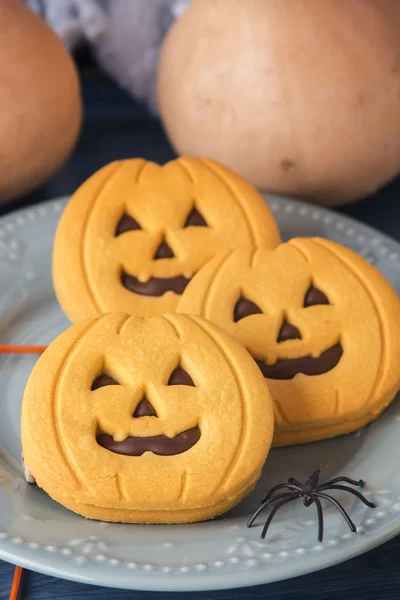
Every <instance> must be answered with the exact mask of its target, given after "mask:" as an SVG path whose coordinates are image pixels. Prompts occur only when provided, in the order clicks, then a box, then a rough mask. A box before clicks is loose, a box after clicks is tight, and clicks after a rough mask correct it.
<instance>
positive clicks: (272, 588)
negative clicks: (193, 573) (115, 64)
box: [0, 69, 400, 600]
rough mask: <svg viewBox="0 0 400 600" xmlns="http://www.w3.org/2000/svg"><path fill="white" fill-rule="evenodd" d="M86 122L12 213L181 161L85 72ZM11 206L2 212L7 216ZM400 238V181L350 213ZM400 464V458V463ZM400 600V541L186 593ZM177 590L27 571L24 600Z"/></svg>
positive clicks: (117, 597)
mask: <svg viewBox="0 0 400 600" xmlns="http://www.w3.org/2000/svg"><path fill="white" fill-rule="evenodd" d="M83 92H84V101H85V107H86V115H85V123H84V127H83V131H82V135H81V138H80V141H79V143H78V146H77V148H76V150H75V152H74V154H73V156H72V157H71V159H70V160H69V162H68V163H67V164H66V165H65V167H64V168H63V169H62V170H61V172H60V173H58V174H57V175H56V176H55V177H54V178H53V179H52V180H51V181H50V182H48V184H46V186H44V187H43V188H42V189H40V190H38V191H36V192H35V193H34V194H31V195H30V196H29V197H27V198H23V199H21V200H20V201H18V202H17V203H14V204H13V206H12V209H13V210H14V209H15V208H18V207H19V206H26V205H27V204H33V203H35V202H38V201H41V200H43V199H49V198H52V197H54V196H59V195H62V194H68V193H71V192H73V191H74V190H75V189H76V187H77V186H78V185H79V184H80V183H81V182H82V181H84V179H86V178H87V177H88V176H89V175H90V174H91V173H93V172H94V171H95V170H97V169H98V168H99V167H101V166H102V165H104V164H106V163H107V162H110V161H111V160H115V159H119V158H126V157H133V156H143V157H144V158H147V159H150V160H154V161H156V162H161V163H162V162H165V161H167V160H169V159H171V158H173V156H174V154H173V151H172V149H171V148H170V146H169V144H168V142H167V140H166V138H165V135H164V133H163V131H162V128H161V126H160V123H159V122H158V121H157V120H156V119H152V118H150V117H149V116H148V115H147V114H146V112H145V110H144V109H143V108H141V107H140V106H137V105H135V104H134V103H133V102H131V101H130V100H129V99H128V98H127V97H126V96H125V95H124V94H123V93H122V92H120V91H119V90H117V89H116V88H115V87H114V86H113V85H112V84H111V83H110V82H108V81H107V80H106V79H104V78H103V77H101V76H99V74H97V73H96V72H95V71H92V70H90V69H89V70H85V72H84V76H83ZM9 210H10V207H3V208H1V209H0V214H4V213H5V212H8V211H9ZM342 212H344V213H346V214H348V215H351V216H353V217H355V218H357V219H359V220H360V221H363V222H365V223H368V224H370V225H372V226H373V227H376V228H377V229H379V230H381V231H383V232H385V233H387V234H389V235H391V236H392V237H394V238H396V239H397V240H400V179H399V180H397V181H395V182H393V183H392V184H391V185H389V186H387V187H386V188H385V189H384V190H382V191H380V192H379V193H378V194H376V195H375V196H373V197H371V198H368V199H366V200H363V201H361V202H358V203H356V204H354V205H352V206H350V207H347V208H345V209H342ZM399 460H400V459H399ZM13 571H14V567H13V566H12V565H9V564H7V563H4V562H1V561H0V600H8V597H9V592H10V586H11V581H12V575H13ZM344 596H346V597H347V598H349V600H399V599H400V538H396V539H394V540H392V541H391V542H388V543H386V544H384V545H383V546H381V547H380V548H377V549H376V550H373V551H371V552H368V553H367V554H364V555H363V556H360V557H358V558H355V559H353V560H351V561H348V562H346V563H343V564H341V565H338V566H336V567H331V568H330V569H326V570H323V571H319V572H316V573H312V574H310V575H305V576H303V577H299V578H297V579H294V580H290V581H282V582H278V583H274V584H270V585H268V586H259V587H255V588H246V589H238V590H229V591H221V592H218V591H217V592H205V593H201V592H198V593H192V594H188V593H182V594H181V595H180V596H179V597H180V598H182V600H184V599H186V600H187V599H188V598H190V600H200V599H201V600H203V599H204V600H205V599H207V600H217V599H218V600H227V599H228V598H229V599H231V600H236V599H240V600H253V599H254V600H255V599H261V598H268V600H294V599H296V600H306V599H307V600H338V599H339V598H340V599H341V598H343V597H344ZM176 597H177V594H175V593H165V594H160V593H152V592H134V591H123V590H111V589H108V588H100V587H95V586H88V585H83V584H79V583H74V582H70V581H63V580H60V579H55V578H53V577H47V576H44V575H40V574H38V573H29V572H25V574H24V578H23V585H22V590H21V596H20V598H21V600H45V599H47V600H56V599H59V600H62V599H65V600H81V599H82V600H83V599H85V600H87V599H90V598H96V599H99V600H102V599H104V600H125V599H131V600H139V599H140V600H156V599H158V600H160V599H161V600H172V598H176Z"/></svg>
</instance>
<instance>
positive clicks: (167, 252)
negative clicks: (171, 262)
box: [154, 240, 175, 260]
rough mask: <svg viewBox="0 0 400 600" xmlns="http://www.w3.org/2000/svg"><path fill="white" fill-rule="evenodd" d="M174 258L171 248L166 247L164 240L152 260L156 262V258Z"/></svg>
mask: <svg viewBox="0 0 400 600" xmlns="http://www.w3.org/2000/svg"><path fill="white" fill-rule="evenodd" d="M174 257H175V254H174V252H173V250H172V248H170V246H168V244H167V242H166V241H165V240H163V241H162V242H161V244H160V245H159V246H158V248H157V250H156V253H155V255H154V260H157V259H158V258H174Z"/></svg>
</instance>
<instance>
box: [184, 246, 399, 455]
mask: <svg viewBox="0 0 400 600" xmlns="http://www.w3.org/2000/svg"><path fill="white" fill-rule="evenodd" d="M178 310H179V311H181V312H190V313H193V314H198V315H201V316H203V317H205V318H207V319H209V320H211V321H214V322H215V323H217V324H219V325H220V326H222V327H223V328H224V329H225V330H226V331H228V332H229V333H230V334H231V335H233V336H234V337H235V338H236V339H237V340H239V341H240V342H241V343H242V344H243V345H244V346H245V347H246V348H247V349H248V350H249V352H250V353H251V354H252V356H253V357H254V359H256V361H257V363H258V365H259V367H260V370H261V372H262V373H263V374H264V376H265V378H266V379H267V382H268V386H269V389H270V391H271V393H272V397H273V400H274V406H275V436H274V445H275V446H282V445H289V444H297V443H304V442H309V441H313V440H319V439H323V438H328V437H333V436H336V435H339V434H343V433H348V432H350V431H353V430H355V429H358V428H359V427H362V426H364V425H366V424H367V423H368V422H369V421H371V420H372V419H374V418H375V417H377V416H378V415H379V413H380V412H381V411H382V410H383V409H384V408H385V407H386V406H387V405H388V404H389V402H390V401H391V400H392V399H393V397H394V396H395V394H396V392H397V391H398V390H399V387H400V369H399V363H400V301H399V298H398V296H397V294H396V292H395V291H394V290H393V289H392V288H391V286H390V285H389V283H388V282H387V281H386V280H385V279H384V277H383V276H382V275H381V274H380V273H379V272H378V271H377V270H376V269H375V268H374V267H373V266H371V265H370V264H369V263H368V262H366V261H365V260H364V259H362V258H361V257H360V256H358V255H357V254H355V253H353V252H352V251H350V250H348V249H347V248H344V247H342V246H340V245H338V244H336V243H334V242H331V241H328V240H323V239H293V240H291V241H290V242H288V243H286V244H282V245H281V246H279V247H278V248H277V249H276V250H268V249H260V250H256V249H242V250H237V251H234V252H232V253H225V254H222V255H220V256H218V257H215V258H214V259H213V260H211V261H210V262H209V263H208V264H207V265H206V266H205V267H203V269H202V270H201V271H200V272H199V273H198V274H197V275H196V277H194V279H193V281H192V282H191V284H190V285H189V286H188V288H187V289H186V291H185V294H184V296H183V297H182V299H181V302H180V304H179V307H178Z"/></svg>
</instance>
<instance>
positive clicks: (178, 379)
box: [168, 367, 194, 387]
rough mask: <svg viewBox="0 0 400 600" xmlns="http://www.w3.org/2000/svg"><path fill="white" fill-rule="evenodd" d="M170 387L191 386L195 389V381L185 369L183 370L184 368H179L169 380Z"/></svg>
mask: <svg viewBox="0 0 400 600" xmlns="http://www.w3.org/2000/svg"><path fill="white" fill-rule="evenodd" d="M168 385H191V386H193V387H194V383H193V379H192V378H191V377H190V375H189V373H188V372H187V371H185V369H182V367H177V368H176V369H175V370H174V371H172V373H171V375H170V378H169V380H168Z"/></svg>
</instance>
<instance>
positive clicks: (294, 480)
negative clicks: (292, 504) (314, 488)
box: [288, 477, 306, 490]
mask: <svg viewBox="0 0 400 600" xmlns="http://www.w3.org/2000/svg"><path fill="white" fill-rule="evenodd" d="M288 483H289V484H290V485H296V486H297V487H299V488H300V489H302V490H305V489H306V486H305V485H304V484H303V483H300V481H297V479H295V478H294V477H289V479H288Z"/></svg>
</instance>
